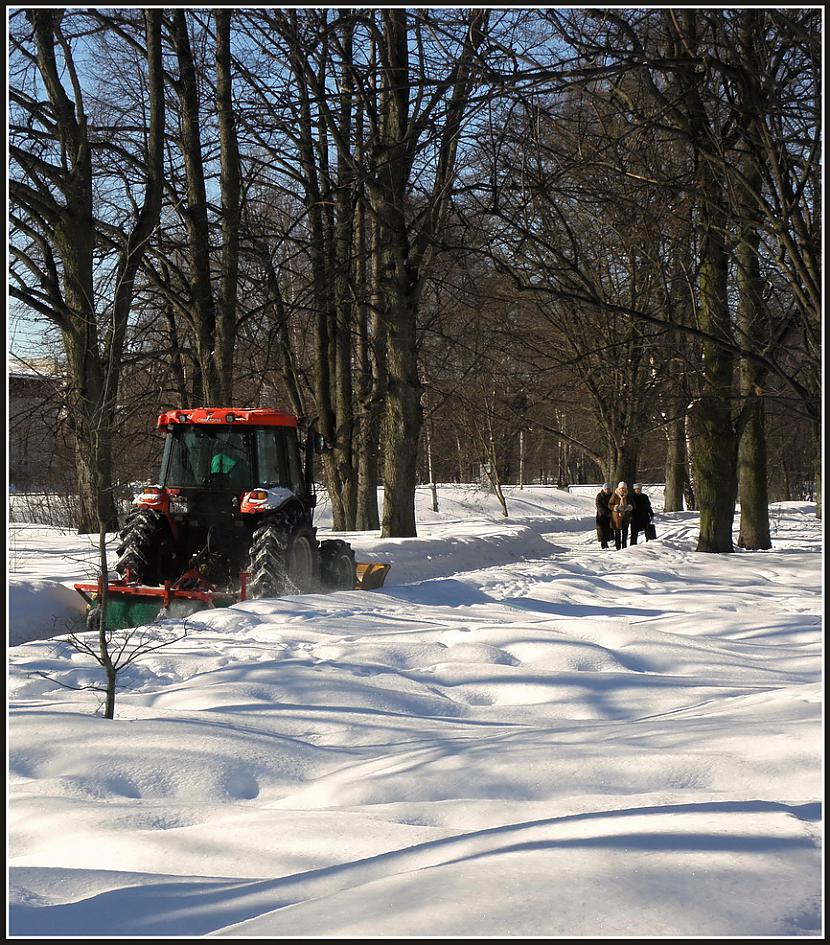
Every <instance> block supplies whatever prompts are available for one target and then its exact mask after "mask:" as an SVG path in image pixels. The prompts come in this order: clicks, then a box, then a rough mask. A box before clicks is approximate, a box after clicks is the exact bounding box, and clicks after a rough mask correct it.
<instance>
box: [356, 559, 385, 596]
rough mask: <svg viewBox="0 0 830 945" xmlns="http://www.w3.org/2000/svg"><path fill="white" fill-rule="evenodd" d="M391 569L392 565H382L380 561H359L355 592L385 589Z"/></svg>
mask: <svg viewBox="0 0 830 945" xmlns="http://www.w3.org/2000/svg"><path fill="white" fill-rule="evenodd" d="M389 567H390V565H388V564H381V563H380V562H379V561H358V562H357V573H356V576H355V583H354V586H355V590H356V591H373V590H375V589H376V588H378V587H383V582H384V581H385V580H386V575H387V574H388V573H389Z"/></svg>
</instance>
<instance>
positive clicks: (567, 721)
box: [10, 496, 822, 937]
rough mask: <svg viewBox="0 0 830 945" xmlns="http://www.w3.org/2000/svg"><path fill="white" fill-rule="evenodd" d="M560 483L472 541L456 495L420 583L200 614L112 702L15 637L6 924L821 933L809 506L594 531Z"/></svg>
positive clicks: (338, 931) (815, 530)
mask: <svg viewBox="0 0 830 945" xmlns="http://www.w3.org/2000/svg"><path fill="white" fill-rule="evenodd" d="M571 499H573V497H571ZM566 500H568V497H567V496H566V497H565V500H563V499H562V498H561V496H555V497H554V499H553V500H551V502H549V503H548V505H547V507H546V508H545V509H544V511H545V512H546V516H545V517H542V516H541V514H540V515H538V516H537V515H536V514H535V513H534V512H532V511H531V512H529V513H528V514H527V516H526V517H525V520H524V521H523V522H518V523H515V524H514V523H511V524H510V529H509V530H507V531H506V530H505V528H504V524H505V523H499V522H497V521H494V524H493V528H492V532H491V533H490V535H489V536H488V535H485V536H484V538H485V544H484V545H483V546H482V544H479V545H478V548H479V554H480V555H482V556H483V559H484V560H483V563H484V564H486V567H483V568H480V569H477V570H476V569H471V568H468V567H466V566H463V567H462V566H459V565H467V564H470V565H472V564H473V558H472V557H470V558H464V557H463V555H464V554H466V553H467V551H469V554H470V555H472V556H474V555H475V550H474V547H473V546H474V545H475V544H476V543H475V541H474V536H472V535H471V534H467V533H465V531H464V529H463V520H464V519H463V509H461V511H460V512H459V516H458V520H457V522H455V524H452V523H444V524H440V525H439V523H436V525H435V527H434V529H433V530H432V531H431V532H430V531H429V529H425V531H427V532H429V535H430V537H429V539H428V540H429V541H431V542H432V543H433V545H432V547H433V551H434V555H433V557H432V559H431V561H432V563H431V564H424V567H425V569H426V574H425V577H426V579H425V580H422V581H420V582H418V583H413V584H400V585H397V586H396V585H393V586H390V587H389V588H388V589H386V590H384V591H383V592H381V593H372V594H365V595H360V594H357V595H356V594H353V593H341V594H335V595H328V596H318V595H309V596H306V597H302V598H287V599H284V600H279V601H256V602H248V603H245V604H242V605H238V606H237V607H235V608H232V609H230V610H227V611H216V612H213V613H209V614H201V615H198V616H197V617H195V618H191V620H192V624H193V629H192V632H191V633H190V635H189V636H188V637H187V638H186V639H185V640H183V641H181V642H179V643H177V644H175V645H174V646H172V647H170V648H168V649H165V650H161V651H159V652H158V653H157V654H155V656H154V657H152V658H149V659H147V660H145V661H143V662H142V663H141V664H139V665H137V666H136V667H135V670H134V672H133V673H132V675H131V676H130V677H129V678H127V679H125V687H124V690H123V692H122V694H121V695H120V697H119V703H118V716H119V718H118V719H117V720H116V721H115V722H114V723H104V722H102V721H100V720H99V719H96V718H94V717H92V715H91V714H90V711H91V708H93V707H94V697H92V696H91V695H90V694H88V693H70V692H68V691H66V690H60V689H59V688H57V687H56V686H55V684H54V683H50V682H49V681H47V680H44V679H42V678H39V677H34V676H32V675H31V673H32V671H33V670H47V671H49V672H51V673H52V674H54V675H55V677H56V678H60V679H62V680H64V681H68V680H73V681H74V682H75V683H82V682H86V681H90V680H92V679H93V678H94V674H93V672H92V670H91V668H89V666H88V665H87V663H86V662H84V661H83V660H81V659H80V657H79V656H78V655H77V654H72V653H71V651H69V650H68V649H66V647H65V645H63V644H60V643H57V642H56V641H44V642H33V643H30V644H27V645H26V646H20V647H17V648H14V649H13V650H12V651H11V687H12V695H11V713H12V714H11V725H10V733H11V736H12V746H11V750H10V774H11V814H12V828H11V848H10V849H11V859H10V863H11V880H12V907H11V930H12V932H13V933H14V934H31V935H46V934H50V935H54V934H58V935H61V934H62V935H105V936H116V935H122V936H131V935H134V936H146V935H222V936H234V935H239V936H268V937H272V936H288V937H292V936H341V937H342V936H403V935H413V936H415V935H421V936H439V937H443V936H453V935H455V936H491V935H492V936H516V935H540V936H614V935H620V936H661V935H663V936H678V935H688V936H704V935H713V936H731V935H755V936H770V935H803V936H814V935H817V934H819V931H820V924H821V900H820V885H821V845H820V844H821V838H820V832H821V807H820V799H821V796H822V788H821V696H822V685H821V642H822V641H821V567H820V566H821V561H820V557H821V556H820V554H819V553H818V552H819V551H820V534H821V532H820V523H817V522H815V520H814V519H812V520H811V518H810V515H809V510H808V508H807V507H806V506H796V505H795V504H792V505H791V506H788V507H781V511H780V514H779V518H778V521H777V539H776V545H777V547H776V549H775V550H774V551H773V552H765V553H756V554H747V553H741V554H735V555H732V556H711V555H696V554H694V552H693V551H692V550H691V549H692V547H693V541H694V537H695V535H696V517H695V516H694V515H692V514H691V513H686V514H678V515H675V516H673V517H671V518H670V519H669V518H668V517H666V518H664V519H663V521H662V522H661V524H660V540H659V541H657V542H652V543H649V544H648V545H639V546H637V547H636V548H630V549H627V550H626V551H624V552H620V553H615V552H613V551H608V552H601V551H600V550H599V549H598V548H597V546H596V543H595V542H593V541H592V540H591V536H590V533H589V532H588V531H586V504H585V503H584V502H583V503H582V506H581V507H579V508H577V504H573V503H572V504H570V505H569V504H568V501H566ZM540 502H541V499H540ZM419 514H420V513H419ZM517 518H518V516H517ZM440 528H445V529H446V531H445V532H444V533H443V534H439V533H438V532H439V529H440ZM488 537H489V539H490V543H489V545H488V544H487V543H486V539H487V538H488ZM465 543H466V544H468V545H470V546H471V547H470V548H469V549H467V550H465ZM505 543H512V544H513V545H514V546H515V547H513V549H512V550H513V551H514V552H515V551H518V550H522V551H523V554H520V555H519V554H514V558H522V557H523V558H524V560H515V561H513V562H512V563H510V562H509V559H507V560H505V552H506V545H505ZM482 549H484V550H482ZM540 549H541V553H545V552H548V554H547V557H540V556H539V553H540ZM406 551H407V547H406V546H403V545H401V546H399V547H398V548H397V549H396V548H395V546H394V545H390V546H387V548H386V550H385V553H387V554H389V555H390V556H391V555H395V554H396V555H397V556H398V562H397V565H396V567H397V569H398V571H399V576H400V571H401V570H403V569H404V568H405V567H407V566H409V567H411V568H412V569H413V572H414V569H415V568H416V567H417V561H418V556H417V555H413V556H412V559H411V561H410V562H409V564H407V560H408V559H407V556H406V553H405V552H406ZM452 552H454V553H455V559H454V560H455V563H456V569H455V571H454V572H446V574H445V576H437V575H436V576H433V575H432V574H430V571H432V572H433V573H434V572H436V571H439V570H441V568H446V565H447V562H448V561H451V560H453V559H452V558H451V557H450V555H451V553H452ZM493 558H495V559H496V562H493V560H492V559H493Z"/></svg>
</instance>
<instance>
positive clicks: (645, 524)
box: [631, 482, 654, 545]
mask: <svg viewBox="0 0 830 945" xmlns="http://www.w3.org/2000/svg"><path fill="white" fill-rule="evenodd" d="M631 488H632V489H633V492H632V494H631V504H632V505H633V506H634V511H633V512H632V513H631V544H632V545H636V544H637V536H638V535H639V534H640V532H642V533H643V534H644V535H645V536H646V541H649V540H650V539H649V526H650V525H651V524H653V522H654V510H653V509H652V507H651V499H649V497H648V496H647V495H646V494H645V493H644V492H643V487H642V486H641V485H640V483H639V482H635V483H634V485H633V486H632V487H631Z"/></svg>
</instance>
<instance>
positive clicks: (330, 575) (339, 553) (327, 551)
mask: <svg viewBox="0 0 830 945" xmlns="http://www.w3.org/2000/svg"><path fill="white" fill-rule="evenodd" d="M356 571H357V565H356V564H355V560H354V551H353V549H352V546H351V545H350V544H349V543H348V542H345V541H342V540H341V539H339V538H333V539H330V540H329V541H323V542H321V543H320V582H321V583H322V585H323V587H324V588H325V589H326V590H327V591H351V590H353V589H354V585H355V574H356Z"/></svg>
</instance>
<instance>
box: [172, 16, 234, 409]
mask: <svg viewBox="0 0 830 945" xmlns="http://www.w3.org/2000/svg"><path fill="white" fill-rule="evenodd" d="M171 17H172V32H173V41H174V45H175V49H176V60H177V63H178V67H179V78H178V83H177V91H178V97H179V113H180V119H181V146H182V157H183V159H184V169H185V180H186V190H187V208H186V211H185V213H184V219H185V225H186V227H187V239H188V249H189V260H188V262H189V264H190V293H191V304H192V311H193V315H192V321H193V330H194V340H195V345H196V357H197V359H198V364H199V370H200V374H201V395H202V401H203V404H204V405H205V406H213V407H218V406H221V401H222V394H223V391H222V382H221V377H220V372H219V370H218V366H217V363H216V359H215V347H216V306H215V304H214V300H213V290H212V287H211V279H210V239H209V234H208V212H207V195H206V191H205V172H204V166H203V164H202V139H201V131H200V121H199V90H198V85H197V82H196V67H195V64H194V62H193V50H192V48H191V46H190V36H189V33H188V27H187V17H186V12H185V10H183V9H174V10H173V11H172V14H171ZM194 391H195V393H198V392H199V391H198V390H196V385H194ZM195 393H194V396H195Z"/></svg>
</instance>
